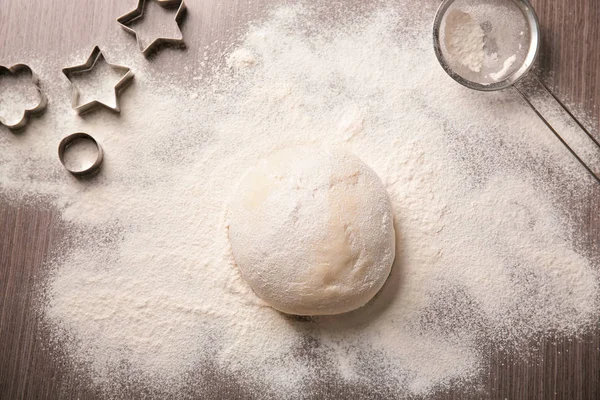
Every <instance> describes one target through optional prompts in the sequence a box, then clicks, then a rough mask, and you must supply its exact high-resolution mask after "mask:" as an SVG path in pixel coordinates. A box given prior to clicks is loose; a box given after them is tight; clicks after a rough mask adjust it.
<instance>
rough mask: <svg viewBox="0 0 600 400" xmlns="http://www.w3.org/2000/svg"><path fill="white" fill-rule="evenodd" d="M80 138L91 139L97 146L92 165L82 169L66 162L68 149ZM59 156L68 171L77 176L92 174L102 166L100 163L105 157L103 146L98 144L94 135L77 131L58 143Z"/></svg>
mask: <svg viewBox="0 0 600 400" xmlns="http://www.w3.org/2000/svg"><path fill="white" fill-rule="evenodd" d="M78 139H86V140H89V141H91V142H92V143H93V144H94V145H95V146H96V153H95V155H92V161H93V162H92V163H91V164H90V166H87V167H85V168H80V169H76V168H72V167H69V166H68V165H67V163H65V152H66V150H67V149H68V148H69V146H71V145H72V144H73V143H74V142H75V141H76V140H78ZM58 158H59V159H60V162H61V164H62V165H63V167H65V169H66V170H67V171H69V172H70V173H72V174H73V175H75V176H84V175H89V174H92V173H94V172H96V171H97V170H98V168H100V164H102V160H103V158H104V152H103V151H102V147H101V146H100V144H98V142H97V141H96V139H94V138H93V137H92V136H90V135H88V134H87V133H85V132H76V133H72V134H70V135H68V136H66V137H64V138H63V139H62V140H61V141H60V144H59V145H58Z"/></svg>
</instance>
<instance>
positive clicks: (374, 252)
mask: <svg viewBox="0 0 600 400" xmlns="http://www.w3.org/2000/svg"><path fill="white" fill-rule="evenodd" d="M228 218H229V239H230V241H231V248H232V251H233V255H234V258H235V261H236V263H237V265H238V267H239V268H240V270H241V272H242V276H243V277H244V278H245V279H246V281H248V283H249V284H250V286H251V287H252V289H254V291H255V292H256V294H257V295H258V296H260V297H261V298H262V299H263V300H264V301H266V302H267V303H268V304H269V305H271V306H272V307H273V308H275V309H277V310H279V311H283V312H285V313H288V314H295V315H330V314H339V313H343V312H347V311H351V310H354V309H356V308H358V307H361V306H363V305H365V304H366V303H367V302H368V301H369V300H370V299H371V298H372V297H373V296H374V295H375V294H376V293H377V292H378V291H379V289H381V287H382V286H383V284H384V283H385V281H386V279H387V277H388V275H389V273H390V269H391V267H392V263H393V261H394V252H395V237H394V236H395V235H394V226H393V217H392V210H391V206H390V200H389V197H388V194H387V192H386V190H385V188H384V186H383V184H382V182H381V180H380V179H379V177H378V176H377V174H375V172H374V171H373V170H372V169H371V168H369V167H368V166H367V165H365V164H364V163H363V162H362V161H361V160H360V159H358V158H357V157H356V156H354V155H352V154H349V153H347V152H345V151H341V150H339V149H324V148H318V147H310V146H303V147H293V148H289V149H286V150H282V151H279V152H276V153H273V154H272V155H270V156H268V157H267V158H265V159H263V160H261V161H260V162H259V163H258V165H256V166H255V167H254V168H253V169H251V170H250V171H249V172H248V173H247V174H246V175H245V176H244V177H243V178H242V180H241V182H240V185H239V187H238V189H237V191H236V193H235V195H234V198H233V200H232V202H231V203H230V205H229V210H228Z"/></svg>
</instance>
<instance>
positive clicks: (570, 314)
mask: <svg viewBox="0 0 600 400" xmlns="http://www.w3.org/2000/svg"><path fill="white" fill-rule="evenodd" d="M417 3H418V2H417ZM434 12H435V10H434V9H431V8H425V9H423V8H422V7H421V6H420V5H419V4H413V2H408V1H399V2H395V3H392V4H389V5H381V6H370V7H369V9H367V10H359V9H355V8H348V9H344V8H343V7H341V8H337V9H336V12H335V13H332V12H331V11H330V10H328V8H327V7H326V6H325V5H324V6H322V7H321V6H318V5H310V6H302V5H286V6H281V7H276V8H274V9H272V10H271V12H270V13H269V15H268V16H267V17H266V18H265V19H264V20H263V21H260V22H257V23H255V24H254V25H253V26H251V27H249V28H248V32H247V33H246V35H245V36H244V37H243V38H241V39H240V41H239V42H238V43H237V44H236V45H233V47H231V48H230V50H229V52H228V53H227V54H224V55H223V57H222V58H221V59H220V60H219V61H217V62H215V63H214V65H212V66H206V67H201V66H198V65H197V63H196V60H192V59H190V64H191V65H192V66H194V68H197V70H196V74H197V77H198V78H197V79H195V80H191V81H184V80H183V79H178V76H177V68H176V67H174V68H173V71H174V72H173V74H174V76H173V78H172V79H171V80H169V79H167V81H165V79H164V77H162V76H161V77H158V76H157V75H156V74H157V72H156V71H153V69H152V68H151V64H150V63H147V62H145V61H144V60H142V59H141V58H135V57H136V56H137V54H131V53H128V52H126V51H122V52H121V53H119V54H117V50H113V51H112V53H114V54H111V60H112V59H114V60H115V61H117V60H118V62H119V63H122V64H124V65H130V66H131V68H132V70H135V72H136V82H137V83H136V85H134V86H132V87H131V88H130V89H128V91H127V92H126V93H125V94H124V98H123V107H122V113H121V116H120V117H119V118H117V117H116V116H114V115H113V114H111V113H108V112H107V113H105V112H99V113H94V114H91V115H89V116H88V117H86V119H85V120H83V119H77V118H75V117H74V115H73V114H72V111H71V110H70V106H69V101H68V91H67V93H65V94H63V92H64V89H65V87H64V82H63V81H60V80H59V79H58V77H57V75H56V74H55V73H54V72H53V71H57V70H59V68H57V67H58V63H59V62H60V63H64V62H65V60H59V61H53V59H50V58H49V59H47V60H45V61H44V62H41V61H38V62H37V63H34V64H33V68H34V69H35V70H36V71H40V75H41V79H42V80H43V81H44V82H47V83H46V89H47V91H48V93H49V94H50V97H51V104H52V107H49V109H48V111H47V112H46V114H44V116H43V117H42V118H39V119H36V120H34V121H32V123H31V125H30V126H29V127H28V129H27V131H26V132H24V133H23V134H21V135H12V134H7V133H4V132H3V134H2V135H0V147H1V148H2V149H3V151H2V152H0V176H1V177H2V179H0V190H1V193H2V196H3V197H4V198H7V199H11V200H19V199H20V201H39V199H45V200H46V201H50V202H52V204H53V206H54V207H55V208H56V209H57V210H58V211H59V213H60V216H61V218H62V220H63V222H64V224H65V225H66V226H67V227H69V231H70V232H71V233H70V234H69V237H67V239H66V241H65V244H64V246H63V250H64V253H63V254H62V255H61V256H58V257H56V258H55V259H53V260H52V261H50V262H49V263H48V265H47V266H46V268H47V271H48V274H47V276H45V277H41V278H40V279H42V278H43V279H44V280H43V281H41V282H40V285H41V287H42V290H41V291H40V299H41V300H42V302H43V309H42V310H41V313H40V314H41V318H42V321H43V322H44V324H45V325H46V326H47V327H48V331H49V332H50V336H49V337H48V336H46V337H45V340H47V341H48V343H49V344H50V345H51V346H52V348H55V349H59V351H58V352H57V354H63V355H64V357H66V359H65V360H66V361H67V362H69V363H71V365H72V366H73V368H74V369H75V370H76V371H79V373H80V374H83V375H84V376H85V377H87V378H86V379H88V380H89V381H90V382H91V384H92V385H94V387H96V388H97V389H98V390H102V391H104V393H106V395H107V396H115V397H119V395H120V394H121V396H122V391H123V390H125V389H124V388H127V387H129V386H130V385H134V384H139V385H143V387H144V388H145V389H144V391H145V393H148V394H149V396H167V395H171V396H175V397H178V398H185V397H186V396H188V395H189V394H190V393H194V390H202V387H208V386H209V385H210V384H211V377H213V376H214V374H217V373H218V374H220V375H222V376H227V377H231V382H232V385H234V384H235V385H239V386H240V387H241V388H246V390H244V393H247V394H248V396H251V397H252V396H253V397H256V398H301V397H304V396H309V395H310V394H311V393H312V390H313V388H315V387H318V385H317V384H318V383H321V384H322V385H335V387H336V388H338V389H339V390H345V391H346V393H348V394H349V396H352V393H355V394H356V393H359V392H360V391H361V390H363V392H360V393H367V392H368V393H369V395H370V396H371V397H390V396H394V395H395V396H402V395H428V394H430V393H432V392H434V391H437V390H443V389H445V388H448V387H456V386H462V387H464V390H465V391H467V392H469V391H471V390H474V389H473V388H475V387H476V386H477V383H478V382H479V379H480V377H481V376H483V374H485V371H486V368H487V365H486V358H485V350H486V349H489V348H490V346H495V347H502V348H505V349H507V350H510V349H516V348H519V347H520V346H521V345H523V344H526V343H529V342H530V341H531V340H534V339H535V338H539V337H541V336H543V335H546V334H549V333H552V334H556V335H577V334H579V333H582V332H585V330H586V329H588V328H589V327H591V326H592V325H594V324H595V323H597V321H598V310H599V308H598V293H599V287H598V274H597V267H598V259H597V257H595V256H594V254H593V252H592V251H591V250H590V249H589V248H587V247H586V246H584V245H583V244H584V243H585V237H583V236H582V234H581V225H580V224H579V221H580V220H581V219H583V218H584V217H585V208H584V207H583V205H584V204H585V202H586V200H587V199H588V196H589V194H590V192H591V190H592V189H593V184H594V181H593V180H592V179H591V178H590V177H589V176H588V175H587V174H586V172H585V170H584V169H583V167H581V166H580V165H579V164H578V163H577V161H576V160H575V159H574V158H573V157H572V156H571V155H570V154H569V153H568V151H566V150H565V149H564V148H563V146H562V145H561V144H560V143H559V142H558V140H557V139H556V138H555V137H554V136H553V135H552V134H551V132H549V131H548V130H547V128H546V127H545V126H544V125H543V123H541V122H540V121H539V120H538V119H537V118H536V116H535V115H534V114H533V112H532V111H531V110H530V109H529V108H528V107H527V106H526V105H525V104H524V103H522V101H521V100H519V99H518V97H517V96H516V95H515V94H513V93H512V92H510V91H508V92H498V93H478V92H474V91H470V90H468V89H465V88H463V87H461V86H460V85H459V84H457V83H456V82H454V81H453V80H452V79H451V78H449V77H448V76H447V75H446V74H445V72H444V71H443V70H442V69H441V68H440V67H439V65H438V62H437V60H436V58H435V56H434V54H433V50H432V48H431V32H430V25H431V21H432V19H433V15H434ZM78 58H80V55H73V59H78ZM67 61H68V60H67ZM36 64H37V65H36ZM183 68H184V67H181V69H182V76H183ZM186 73H189V71H186ZM181 82H188V83H183V84H182V83H181ZM80 130H84V131H86V132H89V133H90V134H93V135H94V137H95V138H96V139H98V142H99V143H100V144H101V145H102V147H103V149H104V151H105V156H106V157H105V162H104V164H103V168H102V169H101V171H100V173H99V174H98V175H97V176H95V177H93V178H92V179H88V180H84V181H81V180H77V179H75V178H74V177H72V176H70V175H69V174H68V173H67V172H66V171H65V170H64V169H63V168H62V166H61V165H60V163H59V162H58V160H57V158H56V146H57V144H58V141H59V140H60V137H61V135H63V132H64V133H68V132H75V131H80ZM295 145H318V146H329V145H331V146H337V147H339V148H343V149H345V150H347V151H349V152H352V153H354V154H355V155H356V156H357V157H359V158H360V159H361V160H362V161H364V163H365V164H367V165H368V166H370V167H371V168H372V169H373V171H374V172H375V173H376V174H377V175H378V176H379V177H380V178H381V181H382V182H383V185H384V187H385V189H386V191H387V193H388V194H389V197H390V201H391V207H392V210H393V212H394V229H395V232H396V249H397V252H396V257H395V261H394V264H393V266H392V271H391V275H390V277H389V278H388V280H387V282H386V283H385V285H384V286H383V288H382V290H381V291H380V292H379V293H378V294H377V295H376V296H375V297H374V298H373V300H372V301H370V302H369V303H368V304H367V305H365V306H364V307H362V308H359V309H358V310H356V311H353V312H351V313H346V314H342V315H339V316H322V317H313V318H303V319H294V318H290V317H288V316H285V315H284V314H282V313H279V312H277V311H275V310H274V309H273V308H271V307H269V306H267V305H266V304H265V303H264V302H263V301H262V300H261V299H260V298H259V297H258V296H256V295H255V294H254V293H253V292H252V290H251V289H250V287H249V286H248V284H247V283H246V282H245V281H244V280H243V279H242V277H241V274H240V271H239V270H238V268H237V267H236V265H235V263H234V261H233V255H232V252H231V248H230V245H229V241H228V237H227V226H226V218H225V216H226V213H225V207H226V204H228V203H229V202H230V200H231V198H232V196H234V190H235V187H236V185H237V184H238V183H239V179H240V177H242V176H243V175H244V173H245V172H246V171H248V170H249V169H250V168H251V167H252V166H254V165H256V163H257V161H258V160H259V159H261V158H263V157H265V156H267V155H268V154H271V153H272V152H273V151H275V150H279V149H283V148H288V147H291V146H295ZM567 200H568V203H567ZM566 204H569V207H567V206H566ZM563 205H565V206H563ZM194 385H197V386H198V387H200V389H197V388H196V389H194ZM361 388H362V389H361ZM189 397H194V396H192V395H189ZM196 397H198V396H197V395H196Z"/></svg>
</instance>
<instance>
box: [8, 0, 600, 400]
mask: <svg viewBox="0 0 600 400" xmlns="http://www.w3.org/2000/svg"><path fill="white" fill-rule="evenodd" d="M365 1H366V0H365ZM415 1H420V0H415ZM186 2H187V4H188V6H189V8H190V13H189V15H188V18H187V20H186V22H185V25H184V29H183V30H184V35H185V37H186V40H187V41H188V48H187V50H186V51H184V52H179V51H170V50H167V54H168V56H160V57H156V58H154V59H151V60H149V61H148V62H153V63H154V64H155V68H157V69H164V71H165V73H168V72H169V68H168V66H169V65H170V63H184V62H188V61H189V60H198V59H199V57H200V56H201V55H202V52H203V49H204V47H205V46H207V45H209V44H211V43H214V42H215V41H222V46H221V48H223V47H225V46H226V45H227V43H229V42H230V41H231V40H233V39H234V38H235V37H237V35H238V34H239V33H240V32H241V31H243V30H244V29H245V26H246V25H247V22H248V21H250V20H252V19H254V18H256V17H261V16H263V15H264V13H265V11H266V9H267V7H268V6H269V4H272V3H273V1H272V0H254V1H252V0H222V1H218V0H205V1H200V0H197V1H194V0H187V1H186ZM432 2H433V3H435V1H433V0H432ZM532 3H533V5H534V7H535V9H536V10H537V12H538V15H539V17H540V21H541V24H542V37H543V43H542V52H541V56H540V60H539V67H540V73H541V75H542V76H543V78H544V80H545V81H546V82H547V83H548V84H549V85H550V87H551V88H552V89H553V90H554V91H555V93H557V94H558V95H559V97H561V98H562V99H564V100H565V101H567V102H569V103H570V104H573V105H575V108H576V109H577V110H578V111H579V115H582V116H583V115H586V116H587V118H586V124H587V125H589V127H590V128H592V129H593V130H594V131H595V132H596V133H598V131H599V127H600V26H599V22H600V1H598V0H532ZM134 5H135V1H134V0H127V1H121V0H102V1H100V0H80V1H74V0H73V1H66V0H2V1H1V4H0V64H3V65H5V64H12V63H16V62H19V61H21V62H28V58H27V57H31V55H32V54H34V55H39V56H40V57H59V55H61V54H72V53H73V52H76V51H80V50H83V51H86V52H87V51H88V50H87V49H90V50H91V48H92V46H93V45H94V44H100V45H101V46H106V47H108V48H110V45H111V43H113V42H114V41H115V40H119V41H121V42H125V43H130V46H131V50H132V51H136V48H135V45H134V43H133V40H132V38H131V37H129V36H128V35H127V34H126V33H124V32H121V31H120V29H119V28H118V27H117V25H116V24H115V22H114V19H115V18H116V17H117V16H119V15H121V14H123V13H124V12H126V11H128V10H129V9H131V8H132V7H133V6H134ZM56 74H57V76H58V75H59V71H57V72H56ZM0 134H10V133H8V131H6V130H4V129H2V130H0ZM2 151H4V150H2ZM0 179H1V177H0ZM584 206H585V207H586V209H587V210H588V213H587V220H586V221H584V222H583V224H582V226H583V229H584V230H585V235H584V236H585V241H586V242H588V243H587V245H589V246H590V248H595V249H598V248H600V216H599V213H598V210H599V209H600V191H599V190H595V192H594V193H593V194H592V197H591V199H590V201H589V202H587V203H586V204H584ZM64 232H65V228H64V226H62V224H61V222H60V219H59V217H58V213H57V212H56V211H54V210H53V209H52V208H51V207H50V206H48V205H46V204H44V203H41V202H40V203H37V204H32V203H28V204H13V203H9V202H8V201H6V199H3V198H2V197H0V399H1V400H4V399H11V400H12V399H93V398H101V394H100V393H98V392H95V391H94V390H93V389H90V386H89V385H88V384H87V382H85V380H84V379H83V378H81V377H78V376H77V374H74V373H73V372H72V371H70V369H69V368H71V367H70V366H69V365H63V364H61V362H60V361H59V360H60V358H59V357H56V355H57V354H56V353H55V352H54V351H56V350H54V351H52V350H49V349H46V348H44V346H45V344H44V343H45V342H44V341H43V340H42V338H43V336H44V329H45V328H44V327H43V326H41V325H40V323H39V321H38V319H37V318H36V311H35V310H36V307H35V306H36V304H35V302H36V301H37V300H36V297H35V296H34V295H33V294H34V291H35V289H36V282H40V281H43V277H44V274H47V273H48V272H47V271H45V270H44V268H43V264H44V262H45V261H46V260H48V259H49V258H50V257H52V256H53V255H54V254H55V253H56V252H57V251H59V249H60V246H61V242H62V240H63V238H64V236H65V235H64ZM307 347H308V348H310V343H308V344H307ZM488 360H489V364H490V366H489V369H488V370H487V372H486V373H485V376H483V377H482V385H481V387H479V388H475V389H473V388H470V389H469V390H460V389H459V390H453V391H449V392H442V393H439V394H437V395H436V396H434V398H435V399H448V400H449V399H480V398H491V399H505V398H506V399H540V400H542V399H543V400H545V399H578V400H588V399H590V400H593V399H600V327H599V328H598V329H597V330H596V331H595V332H591V333H589V334H587V335H585V336H583V337H580V338H577V339H573V338H571V339H567V338H546V339H543V340H541V341H540V342H538V343H532V346H531V347H530V348H529V349H526V350H523V351H519V352H513V353H506V352H504V351H503V350H502V349H499V348H493V347H491V348H490V349H489V354H488ZM200 378H205V382H209V383H208V384H206V383H203V384H202V385H200V384H199V383H198V382H199V381H198V382H195V381H194V380H192V381H190V383H189V385H188V389H187V390H188V392H187V393H186V395H188V396H189V397H195V398H228V399H233V398H251V397H253V396H252V391H251V390H248V388H245V387H244V386H243V385H242V384H241V383H240V382H238V381H237V380H236V377H235V376H224V375H221V374H219V373H217V372H214V371H213V370H212V369H211V368H204V369H203V371H202V372H200V376H199V377H197V379H200ZM206 378H208V379H206ZM123 390H124V393H125V396H124V397H125V398H140V397H143V395H144V394H146V395H148V393H146V392H145V389H144V388H141V387H130V386H128V387H124V389H123ZM372 393H373V392H372V390H370V388H369V387H360V386H350V385H348V384H344V383H341V382H339V381H338V380H336V379H333V378H332V379H327V378H324V379H323V380H321V381H318V382H315V384H314V385H313V387H311V389H310V393H309V395H310V396H309V397H312V398H373V394H372Z"/></svg>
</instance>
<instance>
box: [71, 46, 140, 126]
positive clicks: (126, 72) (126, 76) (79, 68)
mask: <svg viewBox="0 0 600 400" xmlns="http://www.w3.org/2000/svg"><path fill="white" fill-rule="evenodd" d="M99 59H103V60H104V61H105V62H106V64H107V65H108V66H109V67H110V68H112V69H113V70H114V71H117V72H122V73H123V76H122V77H121V79H119V82H117V84H116V85H115V87H114V94H115V106H114V107H111V106H109V105H108V104H105V103H103V102H101V101H99V100H96V99H94V100H91V101H88V102H87V103H83V104H79V91H78V90H77V88H76V87H75V85H73V83H72V81H71V78H72V77H73V76H74V75H77V74H82V73H87V72H90V71H91V70H92V69H93V68H94V66H95V65H96V62H97V61H98V60H99ZM62 72H63V74H65V76H66V77H67V79H68V80H69V82H71V88H72V89H71V90H72V95H71V106H72V107H73V109H74V110H75V111H77V113H78V114H83V113H86V112H88V111H91V110H92V109H95V108H98V107H106V108H108V109H110V110H112V111H115V112H121V108H120V106H119V94H120V93H121V91H122V90H123V89H125V88H126V87H127V86H128V85H129V84H130V83H131V80H132V79H133V72H132V71H131V69H130V68H128V67H123V66H121V65H116V64H111V63H109V62H108V61H107V60H106V58H105V57H104V55H103V54H102V51H101V50H100V47H98V46H95V47H94V49H93V50H92V53H91V54H90V56H89V57H88V59H87V61H86V62H85V63H83V64H81V65H76V66H74V67H67V68H63V70H62Z"/></svg>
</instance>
